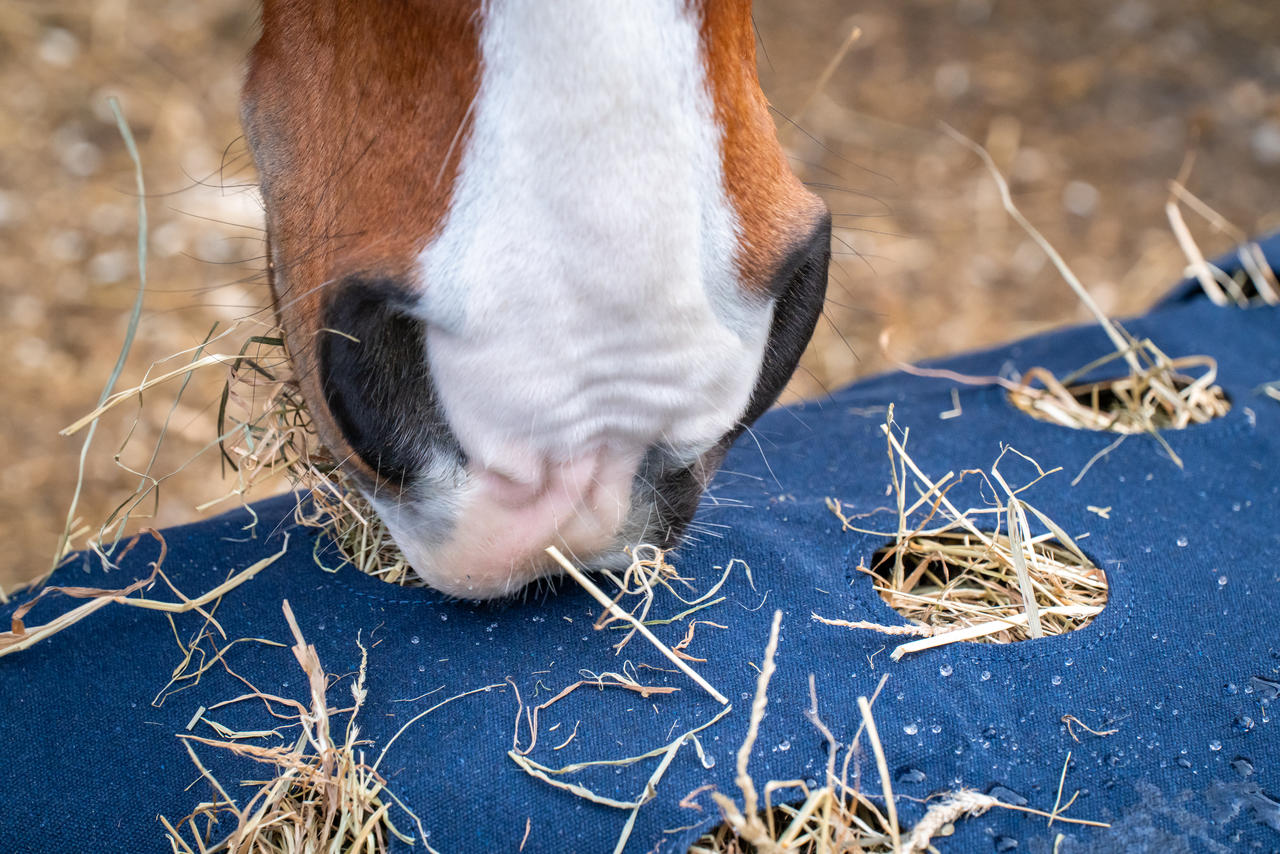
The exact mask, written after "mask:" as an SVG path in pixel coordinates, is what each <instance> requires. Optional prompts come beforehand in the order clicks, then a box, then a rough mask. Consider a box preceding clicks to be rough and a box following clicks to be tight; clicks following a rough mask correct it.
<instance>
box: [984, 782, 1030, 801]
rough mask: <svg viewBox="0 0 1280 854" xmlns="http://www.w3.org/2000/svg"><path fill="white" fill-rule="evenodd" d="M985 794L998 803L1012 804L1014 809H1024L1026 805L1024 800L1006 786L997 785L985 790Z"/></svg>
mask: <svg viewBox="0 0 1280 854" xmlns="http://www.w3.org/2000/svg"><path fill="white" fill-rule="evenodd" d="M987 794H988V795H990V796H991V797H993V798H995V799H996V800H998V801H1002V802H1004V803H1006V804H1013V805H1014V806H1015V807H1025V806H1026V805H1027V799H1026V798H1024V797H1023V796H1022V795H1020V794H1018V793H1017V792H1015V791H1014V790H1013V789H1010V788H1008V787H1007V786H1001V785H1000V784H999V783H997V784H996V785H994V786H992V787H991V788H990V789H987Z"/></svg>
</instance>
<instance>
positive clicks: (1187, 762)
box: [1178, 756, 1191, 768]
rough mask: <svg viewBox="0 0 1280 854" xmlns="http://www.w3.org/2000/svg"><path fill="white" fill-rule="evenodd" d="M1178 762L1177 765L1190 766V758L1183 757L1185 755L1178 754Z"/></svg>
mask: <svg viewBox="0 0 1280 854" xmlns="http://www.w3.org/2000/svg"><path fill="white" fill-rule="evenodd" d="M1178 764H1179V765H1181V766H1182V767H1183V768H1190V767H1191V760H1190V759H1188V758H1187V757H1185V756H1179V757H1178Z"/></svg>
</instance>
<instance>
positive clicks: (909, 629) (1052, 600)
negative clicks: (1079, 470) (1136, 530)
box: [813, 407, 1107, 659]
mask: <svg viewBox="0 0 1280 854" xmlns="http://www.w3.org/2000/svg"><path fill="white" fill-rule="evenodd" d="M881 430H882V431H883V433H884V435H885V438H886V441H887V444H888V452H889V459H890V472H891V480H890V492H891V495H892V497H893V498H894V502H895V507H894V508H893V509H892V510H891V511H885V510H877V511H872V512H871V513H866V514H861V515H854V514H851V513H849V512H848V511H847V510H846V508H845V507H844V505H843V504H842V503H841V502H840V501H838V500H835V499H830V498H829V499H827V506H828V507H829V508H830V509H831V511H832V512H833V513H834V514H835V515H836V516H837V518H839V519H840V521H841V524H842V525H843V527H844V530H848V531H857V532H859V533H867V534H875V535H878V536H883V537H888V538H890V539H891V542H890V544H889V545H888V546H886V547H885V548H882V549H880V550H879V551H877V552H876V555H875V557H874V559H873V561H872V566H871V567H869V568H868V567H865V566H860V567H859V569H860V570H861V571H862V572H865V573H867V574H868V575H870V576H871V577H872V579H873V582H874V584H875V589H876V591H877V592H878V593H879V594H880V595H881V597H882V598H884V600H885V601H886V602H887V603H888V604H889V605H890V606H891V607H892V608H893V609H894V610H895V611H897V612H898V613H900V614H902V615H903V616H904V617H906V618H907V619H908V620H909V621H910V623H909V625H906V626H885V625H881V624H878V623H872V622H852V621H848V620H837V619H831V618H827V617H822V616H819V615H818V614H814V615H813V618H814V619H815V620H817V621H819V622H823V623H826V624H828V625H833V626H842V627H845V628H855V629H872V630H876V631H881V632H884V633H886V634H895V635H914V636H918V637H919V640H915V641H911V642H909V643H904V644H902V645H901V646H899V647H898V648H897V649H895V650H894V651H893V658H895V659H897V658H899V657H901V656H902V655H904V654H906V653H908V652H917V651H920V650H923V649H929V648H931V647H935V646H941V645H943V644H947V643H953V642H955V641H961V640H965V641H985V642H990V643H1009V642H1012V641H1019V640H1025V639H1027V638H1036V637H1044V636H1047V635H1055V634H1062V633H1064V632H1069V631H1074V630H1075V629H1079V628H1081V627H1083V626H1085V625H1087V624H1088V623H1089V622H1090V621H1092V620H1093V618H1094V617H1095V616H1097V615H1098V614H1099V613H1101V612H1102V609H1103V606H1104V605H1105V604H1106V599H1107V581H1106V576H1105V575H1104V574H1103V572H1102V570H1101V569H1099V568H1098V567H1097V566H1095V565H1094V564H1093V562H1092V561H1090V560H1089V558H1088V557H1087V556H1086V555H1085V554H1084V552H1083V551H1081V549H1080V547H1079V546H1078V545H1076V543H1075V540H1074V539H1072V537H1071V536H1070V535H1068V534H1067V532H1066V531H1064V530H1063V529H1062V528H1061V527H1060V526H1059V525H1058V524H1057V523H1055V522H1054V521H1053V520H1052V519H1051V518H1049V517H1048V516H1047V515H1045V514H1044V513H1043V512H1041V511H1040V510H1038V509H1037V508H1036V507H1034V506H1032V505H1031V504H1029V503H1028V502H1027V501H1026V500H1025V499H1024V498H1022V497H1021V493H1023V492H1024V491H1025V490H1027V489H1028V488H1030V487H1031V486H1032V485H1034V484H1036V483H1038V482H1039V481H1040V480H1042V479H1043V478H1045V477H1049V476H1050V475H1052V474H1055V473H1056V472H1057V471H1058V469H1052V470H1049V471H1046V470H1044V469H1043V468H1041V467H1040V465H1039V464H1038V463H1036V462H1035V461H1034V460H1031V459H1030V458H1029V457H1026V456H1025V455H1023V454H1021V453H1020V452H1018V451H1017V450H1015V449H1013V448H1008V447H1006V448H1005V450H1004V451H1002V452H1001V454H1000V456H999V457H998V458H997V459H996V461H995V463H994V464H993V465H992V466H991V469H990V470H989V472H983V471H981V470H977V469H969V470H966V471H963V472H961V473H960V475H959V476H956V475H955V474H954V473H953V472H948V473H947V474H946V475H944V476H942V477H941V478H938V479H936V480H934V479H932V478H930V477H929V476H928V475H927V474H925V473H924V472H923V471H922V470H921V469H920V467H919V466H918V465H917V464H916V462H915V460H913V459H912V458H911V455H910V454H909V453H908V451H907V444H908V439H909V430H905V429H902V428H900V427H899V426H898V424H897V422H895V421H894V418H893V408H892V407H890V409H889V413H888V415H887V416H886V419H885V423H884V424H883V425H881ZM1007 455H1014V456H1017V457H1020V458H1021V459H1023V460H1024V461H1025V462H1027V463H1030V464H1031V465H1032V466H1033V467H1034V468H1035V471H1036V477H1035V478H1034V479H1033V480H1031V481H1030V482H1029V483H1026V484H1023V485H1022V486H1019V487H1017V488H1014V487H1012V486H1010V485H1009V483H1008V481H1007V480H1006V479H1005V477H1004V475H1002V474H1001V471H1000V464H1001V461H1002V460H1004V458H1005V457H1006V456H1007ZM970 477H973V478H979V479H981V480H982V481H983V487H984V490H983V492H984V494H987V495H990V494H996V495H999V494H1003V496H1004V498H1003V500H1001V501H997V502H991V503H984V504H982V505H981V506H974V507H967V508H964V509H961V507H960V506H957V505H956V504H955V503H954V502H953V501H952V499H951V498H950V497H949V493H951V491H952V490H953V489H955V488H956V487H957V486H958V485H959V484H960V483H961V482H963V481H964V480H965V479H966V478H970ZM884 512H892V513H893V514H894V515H895V516H896V522H897V524H896V527H895V528H894V529H893V530H876V529H872V528H867V527H864V525H865V522H864V521H863V520H865V519H868V518H870V517H872V516H875V515H878V514H880V513H884ZM1032 517H1034V518H1035V519H1037V520H1038V521H1039V522H1040V524H1041V526H1042V527H1043V528H1044V529H1045V530H1044V531H1043V532H1042V533H1040V534H1038V535H1034V536H1033V535H1032V533H1031V525H1030V518H1032Z"/></svg>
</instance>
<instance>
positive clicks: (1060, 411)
mask: <svg viewBox="0 0 1280 854" xmlns="http://www.w3.org/2000/svg"><path fill="white" fill-rule="evenodd" d="M1166 362H1167V365H1166V366H1165V367H1161V368H1156V367H1152V368H1149V369H1148V370H1146V371H1144V372H1143V373H1141V374H1128V375H1126V376H1123V377H1113V378H1111V379H1104V380H1093V381H1089V382H1078V383H1076V382H1072V379H1071V377H1068V378H1066V380H1065V381H1063V380H1059V379H1058V378H1057V377H1055V376H1053V374H1051V373H1050V372H1049V371H1047V370H1045V369H1044V368H1032V369H1031V370H1029V371H1027V373H1026V374H1025V375H1024V376H1023V378H1022V385H1021V387H1019V388H1017V389H1014V390H1011V391H1010V392H1009V394H1008V400H1009V402H1010V403H1011V404H1013V407H1014V408H1015V409H1017V410H1018V411H1020V412H1023V413H1025V414H1027V415H1030V416H1031V417H1032V418H1035V419H1037V420H1039V421H1048V422H1050V423H1052V424H1058V425H1061V426H1063V427H1071V428H1073V429H1076V430H1102V431H1109V432H1112V433H1148V432H1150V431H1151V430H1152V429H1155V430H1181V429H1184V428H1187V427H1190V426H1193V425H1195V424H1205V423H1207V422H1209V421H1212V420H1214V419H1215V418H1221V417H1222V416H1224V415H1226V414H1227V413H1228V412H1229V411H1230V410H1231V398H1230V396H1229V395H1228V394H1227V393H1226V391H1224V390H1223V389H1222V388H1221V386H1218V385H1215V384H1214V382H1213V381H1214V378H1215V377H1216V375H1217V366H1216V364H1215V363H1214V361H1213V360H1212V359H1210V358H1208V357H1207V356H1192V357H1187V358H1184V359H1175V360H1173V361H1171V362H1169V361H1168V360H1166ZM1184 367H1200V368H1203V369H1204V371H1205V372H1204V374H1202V375H1201V376H1200V377H1190V376H1187V375H1185V374H1182V373H1179V372H1178V369H1181V368H1184ZM1077 373H1079V372H1077Z"/></svg>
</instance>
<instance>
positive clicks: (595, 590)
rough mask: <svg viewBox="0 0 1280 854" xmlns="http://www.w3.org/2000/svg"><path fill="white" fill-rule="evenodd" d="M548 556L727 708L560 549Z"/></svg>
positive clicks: (551, 550) (717, 694) (707, 685)
mask: <svg viewBox="0 0 1280 854" xmlns="http://www.w3.org/2000/svg"><path fill="white" fill-rule="evenodd" d="M547 554H549V555H551V557H552V559H553V560H555V562H556V563H558V564H560V566H561V567H563V568H564V571H565V572H567V573H568V574H569V576H570V577H571V578H572V579H573V580H574V581H576V582H578V584H579V585H580V586H581V587H582V588H583V589H584V590H586V591H587V592H588V593H590V594H591V597H592V598H593V599H595V600H596V601H597V602H599V603H600V605H601V606H602V607H604V608H605V609H606V610H608V611H610V612H611V613H612V614H613V615H614V616H615V617H617V618H618V619H620V620H623V621H624V622H627V623H630V624H631V625H632V626H633V627H635V630H636V631H638V632H639V633H640V634H641V635H643V636H644V639H645V640H647V641H649V643H651V644H653V646H654V647H655V648H656V649H657V650H658V652H660V653H662V655H663V656H664V657H665V658H666V659H667V660H668V661H670V662H671V663H672V664H674V665H675V666H676V667H678V668H679V669H680V672H681V673H683V674H684V675H686V676H688V677H689V678H690V679H692V680H693V681H694V682H696V683H698V685H699V686H700V687H701V688H702V689H703V690H704V691H706V692H707V693H708V694H710V695H711V696H712V697H714V698H715V699H716V701H717V702H718V703H720V704H721V705H725V706H727V705H728V704H729V699H728V698H727V697H725V695H724V694H721V693H720V692H719V691H717V690H716V689H715V688H713V687H712V686H711V683H710V682H708V681H707V680H705V679H703V678H702V677H701V676H699V675H698V673H697V671H695V670H694V669H693V668H692V667H690V666H689V664H688V662H686V661H684V660H682V659H681V658H680V656H678V655H676V654H675V653H674V652H672V651H671V649H670V648H669V647H667V645H666V644H664V643H663V642H662V641H660V640H658V637H657V636H656V635H655V634H654V633H653V632H652V631H650V630H649V627H648V626H646V625H645V624H644V623H642V622H640V621H639V620H637V619H636V618H635V617H634V616H632V615H631V614H628V613H627V612H626V611H624V610H622V608H620V607H618V603H617V602H614V601H613V600H612V599H610V598H609V597H608V596H607V595H606V594H605V592H604V591H603V590H601V589H600V588H599V587H597V586H596V584H595V582H594V581H592V580H591V579H590V578H588V577H587V576H586V574H585V573H584V572H582V570H580V569H578V568H577V567H576V566H574V565H573V564H572V563H571V562H570V561H569V559H568V558H566V557H565V556H564V555H563V554H561V553H560V550H559V549H558V548H556V547H555V546H548V547H547Z"/></svg>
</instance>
